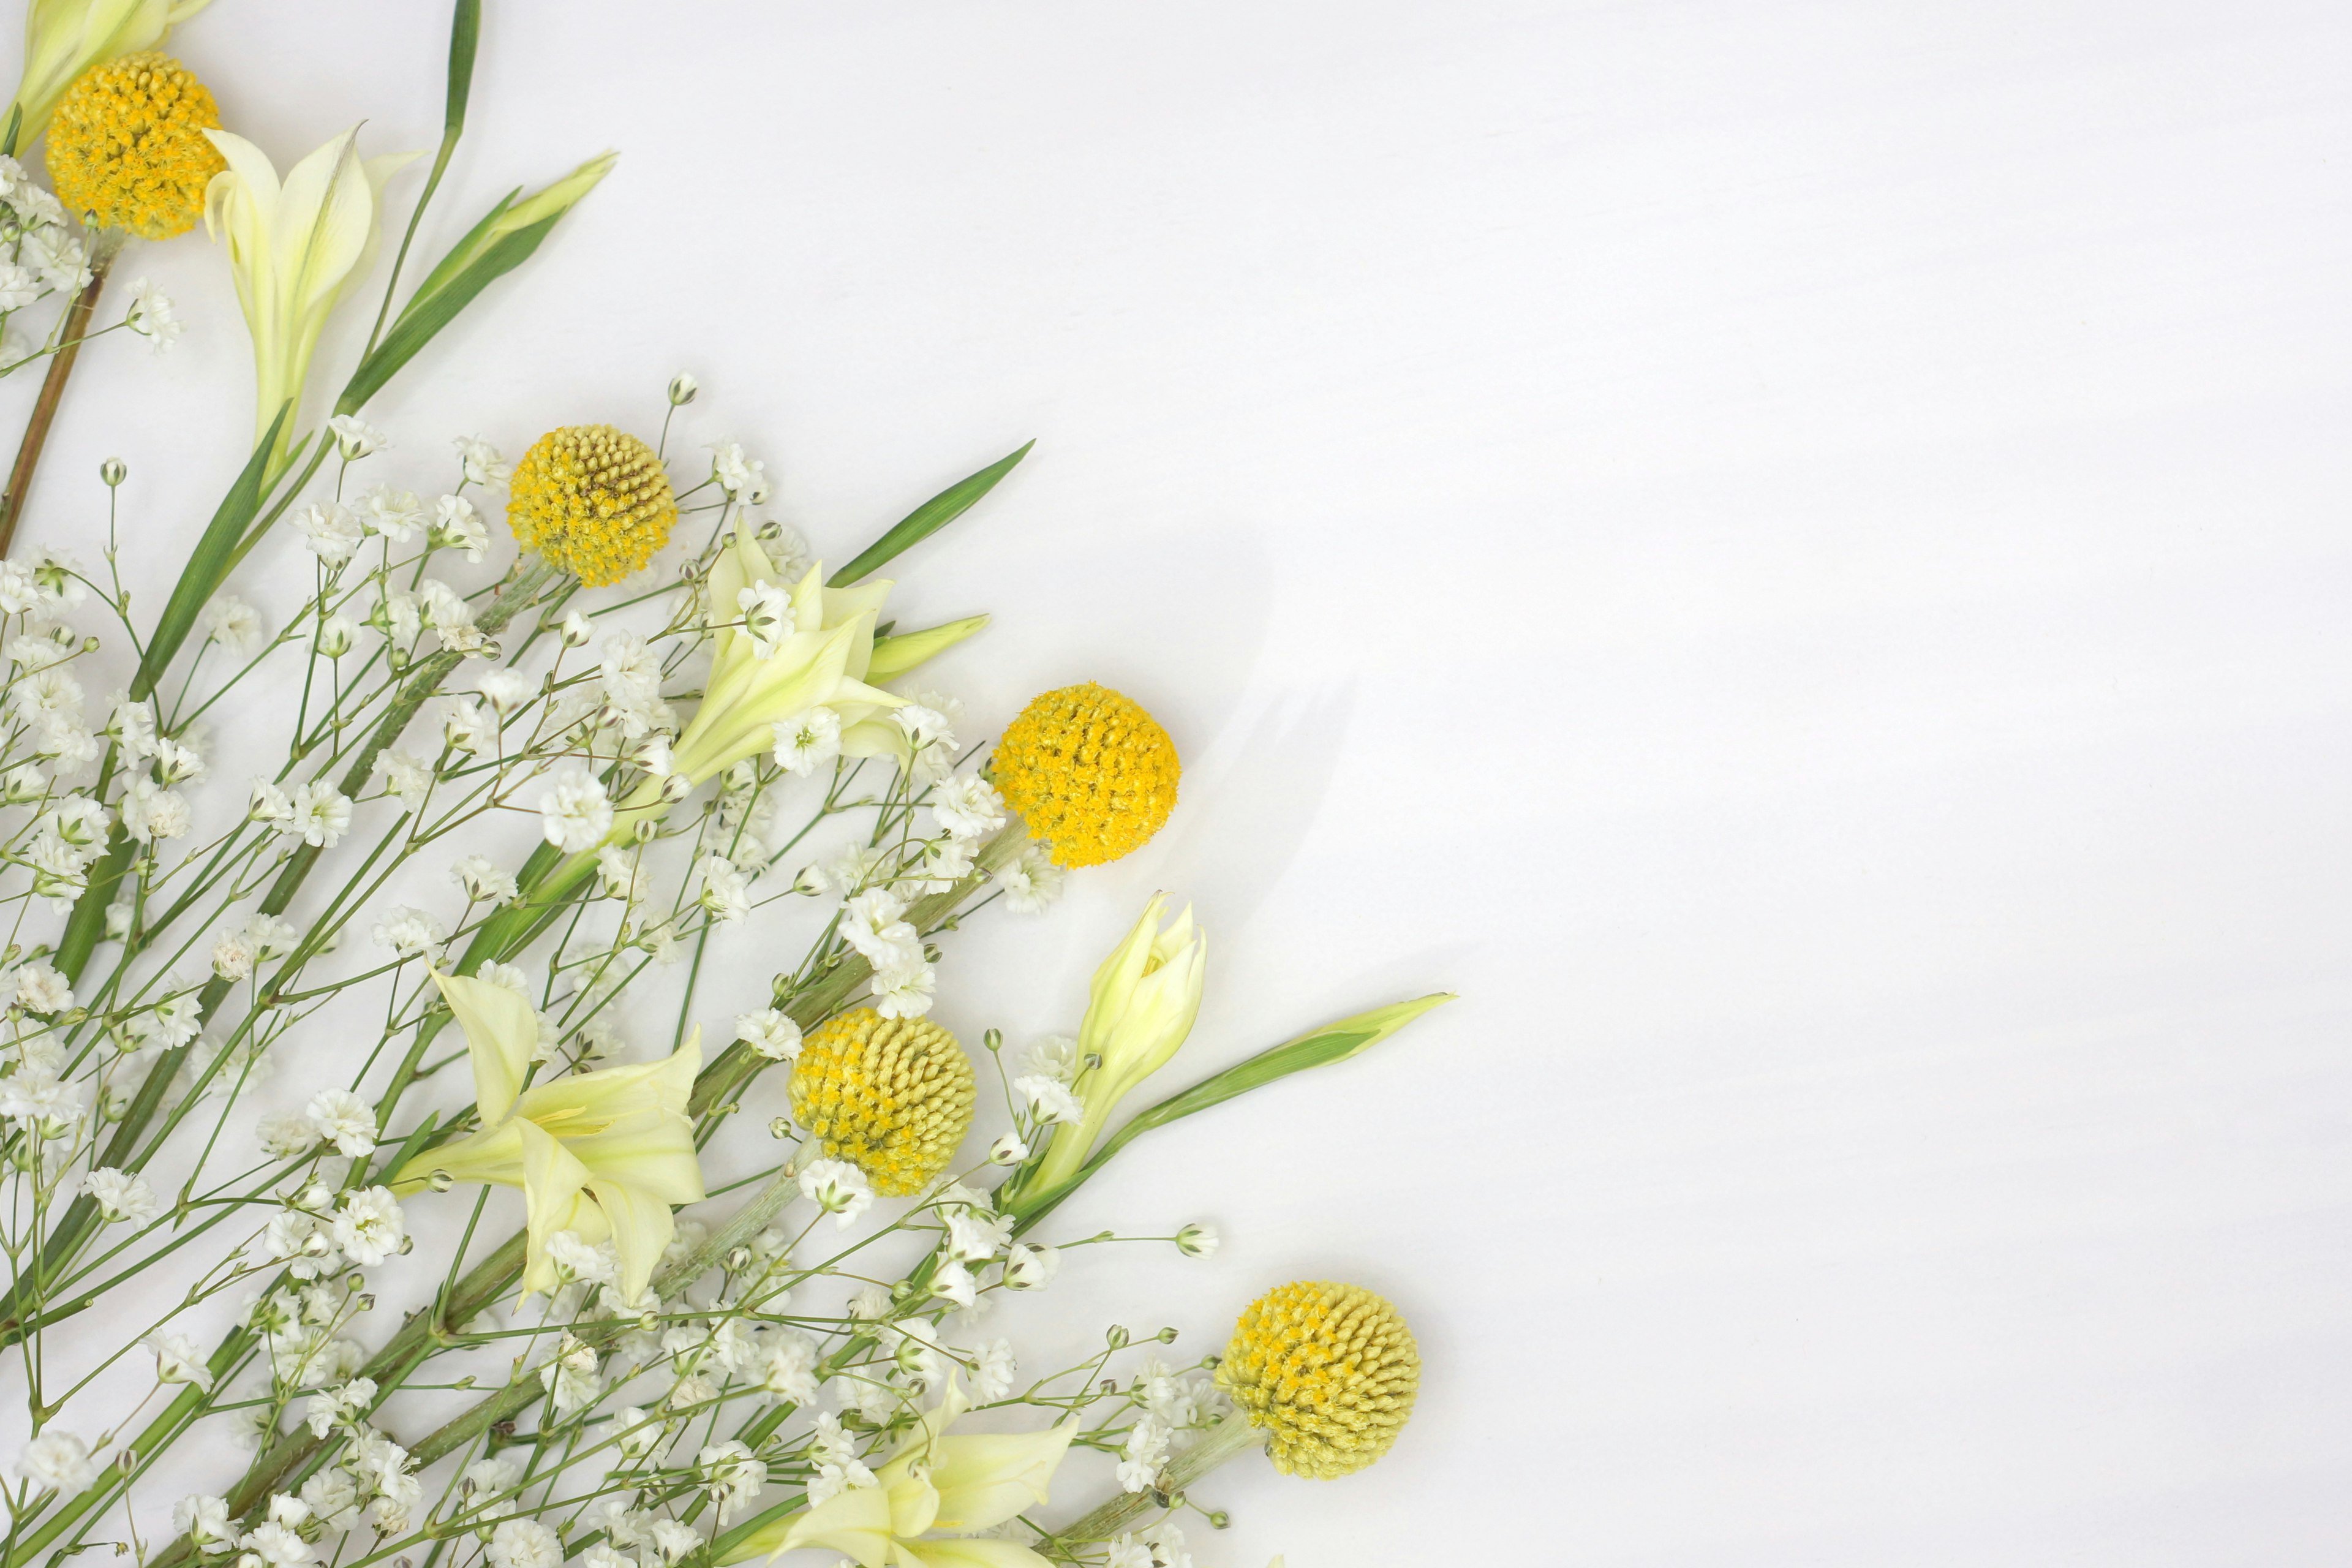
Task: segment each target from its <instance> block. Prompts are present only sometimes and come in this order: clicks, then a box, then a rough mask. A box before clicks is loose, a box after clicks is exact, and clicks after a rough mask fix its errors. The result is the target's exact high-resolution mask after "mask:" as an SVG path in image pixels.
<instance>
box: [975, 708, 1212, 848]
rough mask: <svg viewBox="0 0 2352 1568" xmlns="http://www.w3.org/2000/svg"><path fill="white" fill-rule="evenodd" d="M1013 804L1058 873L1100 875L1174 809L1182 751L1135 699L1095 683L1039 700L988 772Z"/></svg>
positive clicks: (1007, 734)
mask: <svg viewBox="0 0 2352 1568" xmlns="http://www.w3.org/2000/svg"><path fill="white" fill-rule="evenodd" d="M989 765H990V767H991V769H992V771H993V773H994V774H995V778H996V787H997V788H998V789H1000V790H1003V792H1004V799H1005V802H1006V803H1007V804H1008V805H1011V806H1012V807H1013V810H1015V811H1017V812H1019V813H1020V814H1021V816H1022V819H1023V820H1024V821H1025V822H1027V823H1028V825H1029V837H1032V838H1042V839H1044V840H1045V843H1046V845H1047V847H1049V848H1050V849H1051V850H1052V852H1053V857H1054V864H1055V865H1056V866H1099V865H1101V864H1102V863H1103V862H1105V861H1106V860H1116V859H1118V858H1119V857H1120V856H1122V855H1127V854H1130V853H1132V852H1133V851H1135V850H1138V849H1140V848H1142V847H1143V846H1144V844H1145V843H1146V842H1148V841H1149V840H1150V837H1151V836H1152V835H1153V834H1155V833H1157V832H1159V831H1160V828H1161V827H1162V826H1165V825H1166V824H1167V821H1168V815H1169V813H1171V812H1172V811H1174V810H1175V809H1176V781H1177V779H1178V777H1179V776H1180V775H1181V773H1182V772H1183V768H1182V767H1181V764H1179V763H1178V762H1177V759H1176V743H1175V742H1173V741H1171V740H1170V739H1169V738H1168V731H1165V730H1163V729H1161V728H1160V724H1159V721H1157V720H1155V719H1153V718H1152V717H1151V715H1150V714H1149V713H1147V712H1145V711H1144V710H1143V708H1142V705H1141V704H1139V703H1138V702H1136V701H1134V700H1132V699H1130V698H1129V697H1126V696H1124V695H1122V694H1121V693H1119V692H1117V691H1113V690H1112V689H1110V688H1109V687H1108V686H1097V685H1094V684H1093V683H1091V682H1089V683H1087V684H1086V685H1084V686H1066V687H1063V688H1062V689H1059V690H1056V691H1048V692H1046V693H1045V695H1043V696H1041V697H1038V698H1036V699H1035V700H1033V701H1031V702H1030V704H1029V706H1028V707H1026V708H1024V709H1023V710H1021V713H1020V716H1019V717H1018V718H1016V719H1014V720H1013V722H1012V723H1010V724H1008V725H1006V726H1005V727H1004V736H1003V739H1002V740H1000V741H998V742H997V743H996V755H995V758H994V760H993V761H992V763H990V764H989Z"/></svg>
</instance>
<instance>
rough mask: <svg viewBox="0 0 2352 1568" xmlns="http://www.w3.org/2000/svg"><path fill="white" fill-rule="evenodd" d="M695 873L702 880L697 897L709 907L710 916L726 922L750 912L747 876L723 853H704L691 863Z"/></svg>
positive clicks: (723, 922) (749, 885)
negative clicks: (693, 863)
mask: <svg viewBox="0 0 2352 1568" xmlns="http://www.w3.org/2000/svg"><path fill="white" fill-rule="evenodd" d="M695 874H696V875H697V876H698V878H700V879H701V882H702V891H701V894H700V895H699V897H698V900H697V901H698V903H700V904H701V905H702V907H703V908H704V909H706V910H709V911H710V918H711V919H712V920H714V921H719V923H721V924H727V923H730V922H732V921H740V920H741V919H742V918H743V917H744V916H746V915H748V914H750V913H751V879H749V878H747V877H745V876H744V875H743V873H742V872H741V871H740V870H738V869H737V868H736V867H735V864H734V862H732V861H730V860H729V859H728V858H726V857H725V856H723V855H705V856H704V857H703V858H701V860H700V861H699V862H698V863H697V865H696V866H695Z"/></svg>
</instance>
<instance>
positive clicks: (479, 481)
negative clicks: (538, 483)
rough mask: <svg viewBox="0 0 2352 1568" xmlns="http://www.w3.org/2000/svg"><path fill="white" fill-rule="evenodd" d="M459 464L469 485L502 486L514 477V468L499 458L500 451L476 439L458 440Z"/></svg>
mask: <svg viewBox="0 0 2352 1568" xmlns="http://www.w3.org/2000/svg"><path fill="white" fill-rule="evenodd" d="M456 445H457V463H458V466H459V467H460V468H463V469H464V471H465V476H466V482H467V484H469V485H502V484H504V483H506V482H507V480H508V479H509V478H510V477H512V475H513V473H514V466H513V465H512V464H510V463H509V462H508V461H507V460H506V459H505V458H501V457H499V449H498V448H497V447H493V446H491V445H490V444H489V443H488V441H484V440H481V439H479V438H478V437H471V436H460V437H457V443H456Z"/></svg>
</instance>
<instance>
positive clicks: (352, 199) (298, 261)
mask: <svg viewBox="0 0 2352 1568" xmlns="http://www.w3.org/2000/svg"><path fill="white" fill-rule="evenodd" d="M359 134H360V130H359V127H358V126H356V125H354V126H352V128H351V129H350V130H349V131H346V132H343V133H342V134H341V136H338V137H336V138H335V139H334V140H333V141H331V142H328V143H327V144H326V145H325V146H323V147H320V148H319V149H318V150H317V151H315V152H313V153H310V155H308V156H307V157H305V158H304V159H303V160H302V161H301V162H300V163H297V164H295V165H294V167H293V168H291V169H290V170H289V171H287V174H286V178H285V179H284V181H283V182H280V181H279V179H278V169H277V166H276V165H275V164H273V163H270V161H269V155H268V153H264V152H263V151H262V150H261V149H260V148H258V147H257V146H255V145H254V144H253V143H252V142H248V141H247V140H246V139H245V138H244V137H242V136H237V135H233V134H231V133H230V132H226V131H207V132H205V135H206V136H208V137H210V138H211V139H212V143H213V145H214V146H215V147H217V148H219V149H220V151H221V153H222V155H223V156H224V157H225V158H226V159H227V160H228V167H227V168H226V169H225V170H223V171H222V172H221V173H220V174H215V175H214V176H213V181H212V184H211V185H210V186H209V187H208V188H207V189H206V191H205V232H206V233H207V234H210V235H211V236H212V237H214V238H215V239H218V240H220V241H221V242H222V243H223V244H225V245H226V246H227V247H228V259H229V268H230V270H231V271H232V272H234V273H235V274H236V298H237V302H238V303H239V304H240V305H242V306H244V307H245V324H246V326H247V329H249V330H250V331H251V332H252V334H253V368H254V401H255V404H256V405H257V410H258V419H257V425H256V430H257V434H258V433H260V432H266V431H268V428H269V426H270V424H271V422H272V421H274V420H275V419H277V417H278V409H279V408H280V407H282V406H283V405H285V404H286V403H288V402H289V401H292V402H295V403H297V404H299V402H300V401H301V397H302V384H303V382H304V381H305V380H306V379H307V378H308V377H309V375H310V355H311V353H312V351H314V350H315V349H317V348H318V346H319V333H320V331H322V330H323V329H324V328H325V326H326V324H327V315H328V313H329V312H330V311H331V310H333V309H334V308H335V303H336V301H337V300H341V298H342V297H343V293H344V291H345V290H346V289H349V288H350V287H351V285H352V283H353V282H354V281H355V280H357V279H360V278H361V277H362V276H364V275H365V274H366V272H367V269H368V263H369V262H370V261H371V260H373V258H374V256H375V247H376V240H377V230H378V212H377V208H378V206H379V205H380V202H381V198H382V196H383V183H384V181H386V180H387V179H389V178H391V177H392V174H393V171H394V170H395V169H397V168H399V167H400V166H401V165H402V164H403V163H407V162H408V161H409V160H410V159H411V158H414V157H415V155H416V154H415V153H393V154H391V155H390V156H387V157H382V158H366V159H362V157H361V156H360V153H359ZM300 412H301V411H300V409H299V407H298V408H297V409H296V410H295V414H296V415H297V416H299V413H300ZM294 424H295V420H294V419H293V418H291V417H289V419H288V420H287V421H286V423H285V425H284V426H281V427H280V428H279V430H278V449H277V450H276V451H275V452H273V453H272V454H271V457H270V465H271V468H272V470H273V471H275V470H276V469H277V468H278V467H279V466H280V465H281V464H282V463H283V460H284V456H285V452H286V449H287V447H288V446H289V443H290V440H291V437H292V435H293V427H294Z"/></svg>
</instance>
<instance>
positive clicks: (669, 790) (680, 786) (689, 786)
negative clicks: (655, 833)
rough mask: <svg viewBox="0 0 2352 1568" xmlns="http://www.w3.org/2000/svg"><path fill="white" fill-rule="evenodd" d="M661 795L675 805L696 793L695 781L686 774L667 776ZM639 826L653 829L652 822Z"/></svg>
mask: <svg viewBox="0 0 2352 1568" xmlns="http://www.w3.org/2000/svg"><path fill="white" fill-rule="evenodd" d="M661 793H662V798H663V799H664V800H666V801H668V802H670V803H671V804H672V805H676V804H677V802H679V801H681V800H684V799H685V798H686V797H687V796H688V795H692V794H693V793H694V781H693V780H692V779H690V778H688V777H687V776H686V775H685V774H684V773H669V774H667V775H665V776H664V777H663V779H662V784H661ZM637 826H640V827H651V826H653V824H652V823H651V822H641V823H639V824H638V825H637Z"/></svg>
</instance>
